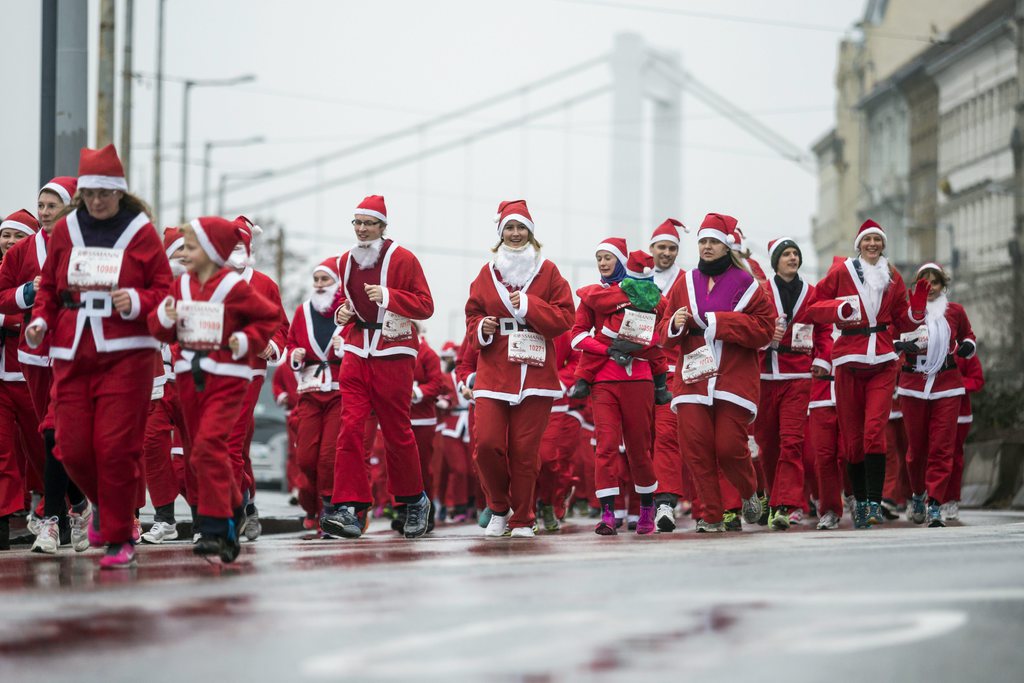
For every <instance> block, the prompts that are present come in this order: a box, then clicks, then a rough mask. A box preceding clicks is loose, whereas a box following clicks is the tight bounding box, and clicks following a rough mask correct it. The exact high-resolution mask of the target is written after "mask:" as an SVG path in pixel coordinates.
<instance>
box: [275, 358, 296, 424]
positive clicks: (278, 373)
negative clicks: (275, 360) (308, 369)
mask: <svg viewBox="0 0 1024 683" xmlns="http://www.w3.org/2000/svg"><path fill="white" fill-rule="evenodd" d="M270 388H271V389H272V390H273V392H274V402H275V403H277V405H279V406H281V408H282V409H284V414H285V415H290V414H291V412H292V410H293V409H294V408H295V406H296V405H298V403H299V383H298V381H297V380H296V379H295V373H294V372H291V370H290V369H288V368H280V369H278V370H275V371H274V376H273V378H272V379H271V380H270Z"/></svg>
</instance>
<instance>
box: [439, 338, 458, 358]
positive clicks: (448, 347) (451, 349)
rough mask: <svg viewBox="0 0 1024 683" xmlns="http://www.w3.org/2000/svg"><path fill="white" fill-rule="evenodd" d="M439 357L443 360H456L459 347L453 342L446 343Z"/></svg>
mask: <svg viewBox="0 0 1024 683" xmlns="http://www.w3.org/2000/svg"><path fill="white" fill-rule="evenodd" d="M438 355H439V356H441V358H456V357H457V356H458V355H459V347H458V346H456V345H455V342H453V341H451V340H449V341H446V342H445V343H444V345H443V346H442V347H441V351H440V353H438Z"/></svg>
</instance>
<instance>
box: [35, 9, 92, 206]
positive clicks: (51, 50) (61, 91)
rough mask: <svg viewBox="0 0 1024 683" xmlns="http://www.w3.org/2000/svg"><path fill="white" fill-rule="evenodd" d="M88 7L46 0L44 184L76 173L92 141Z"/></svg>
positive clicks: (42, 135)
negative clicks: (89, 129)
mask: <svg viewBox="0 0 1024 683" xmlns="http://www.w3.org/2000/svg"><path fill="white" fill-rule="evenodd" d="M88 10H89V7H88V3H85V2H80V1H79V0H44V2H43V4H42V13H43V36H42V74H41V78H42V88H41V96H40V104H41V107H40V113H39V115H40V143H39V179H40V186H42V185H43V184H44V183H46V182H47V181H49V180H50V178H52V177H54V176H57V175H71V176H74V175H78V153H79V150H81V148H82V147H85V146H86V144H87V142H88V128H87V126H88V112H89V93H88V86H89V53H88V48H89V45H88V42H89V24H88V19H89V11H88Z"/></svg>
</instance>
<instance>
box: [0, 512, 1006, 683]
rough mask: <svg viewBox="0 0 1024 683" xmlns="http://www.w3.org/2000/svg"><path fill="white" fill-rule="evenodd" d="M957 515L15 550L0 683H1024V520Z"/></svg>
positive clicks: (6, 567) (2, 598)
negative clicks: (119, 565)
mask: <svg viewBox="0 0 1024 683" xmlns="http://www.w3.org/2000/svg"><path fill="white" fill-rule="evenodd" d="M963 517H964V521H963V523H962V525H960V526H956V527H949V528H945V529H927V528H920V527H912V526H910V525H909V524H906V523H904V522H899V523H895V524H892V523H890V524H889V525H888V526H887V527H884V528H880V529H872V530H870V531H856V532H855V531H852V530H845V529H844V530H840V531H832V532H816V531H813V530H811V527H809V526H805V527H802V528H800V529H797V530H791V531H789V532H785V533H768V532H766V531H763V530H757V531H748V532H745V533H742V534H732V535H727V536H724V537H712V536H703V535H702V536H698V535H696V534H694V533H693V532H692V528H687V529H686V530H684V531H682V532H681V533H680V532H678V531H677V532H676V533H674V534H662V535H656V536H654V537H637V536H636V535H635V534H631V533H630V534H622V535H620V536H617V537H611V538H603V537H598V536H596V535H595V534H593V533H592V531H591V526H592V524H591V522H590V521H589V520H588V521H587V522H586V524H584V523H583V522H580V523H576V524H574V523H570V524H568V525H567V528H566V529H565V530H564V531H563V532H562V533H561V534H559V535H558V536H543V535H542V536H540V537H538V538H537V539H535V540H533V541H527V540H518V539H517V540H515V541H513V540H510V539H496V540H491V539H486V540H485V539H483V538H482V537H480V533H481V531H480V530H479V529H477V528H476V527H470V526H461V527H441V528H439V529H438V530H437V531H436V532H435V533H434V534H433V535H432V537H428V538H426V539H423V540H420V541H413V542H410V541H405V540H401V539H399V538H397V537H396V536H395V535H394V534H393V533H391V532H389V531H385V530H384V529H383V523H381V522H375V526H374V527H372V528H371V532H370V533H369V534H368V535H367V536H366V537H364V538H363V539H360V540H358V541H322V540H314V539H309V540H306V539H304V538H302V537H300V536H299V535H288V536H265V537H264V538H262V539H260V540H259V541H258V542H257V543H254V544H248V545H245V546H243V552H242V555H241V557H240V558H239V561H238V562H237V563H235V564H234V565H229V566H220V565H219V564H208V563H206V562H205V561H203V560H201V559H198V558H195V557H194V556H193V555H192V554H191V546H190V545H188V544H186V543H181V542H179V543H174V544H168V545H165V546H160V547H144V548H142V549H141V550H140V553H139V567H138V568H137V569H136V570H132V571H123V572H100V571H99V570H98V569H97V567H96V560H97V558H98V555H99V552H98V551H90V552H88V553H85V554H83V555H78V556H76V555H75V554H74V553H73V552H71V551H70V550H62V552H61V554H60V555H58V556H57V557H43V556H39V555H32V554H30V553H28V552H27V551H26V550H24V549H21V550H15V551H12V552H5V553H0V681H20V680H28V679H29V678H28V677H31V680H33V681H38V682H40V683H42V682H45V683H56V682H58V681H78V682H81V681H144V682H145V683H157V682H159V681H188V682H197V683H198V682H200V681H201V682H204V683H205V682H206V681H238V680H242V681H250V682H255V681H275V682H286V681H349V680H351V681H357V680H358V681H364V680H372V681H377V680H379V681H396V680H401V679H405V680H418V681H419V680H429V681H435V680H436V681H463V680H474V681H475V680H487V681H549V680H552V681H561V680H598V681H639V680H645V681H662V680H669V677H671V679H677V680H678V678H679V677H682V676H686V677H690V680H700V681H730V682H735V681H742V680H758V681H776V680H779V681H786V682H787V683H793V682H795V681H823V680H843V681H846V680H858V681H882V680H899V681H918V680H930V681H964V680H967V681H972V683H973V682H977V681H990V680H991V681H1015V680H1021V672H1022V671H1024V646H1022V636H1024V514H1014V513H1002V512H966V513H964V514H963ZM687 522H688V524H687V527H690V526H692V523H690V522H689V520H687ZM410 677H415V679H413V678H410Z"/></svg>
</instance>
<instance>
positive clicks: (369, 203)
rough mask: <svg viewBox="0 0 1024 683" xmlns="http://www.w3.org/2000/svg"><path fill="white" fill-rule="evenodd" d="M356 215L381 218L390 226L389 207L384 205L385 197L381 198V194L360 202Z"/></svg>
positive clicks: (372, 195)
mask: <svg viewBox="0 0 1024 683" xmlns="http://www.w3.org/2000/svg"><path fill="white" fill-rule="evenodd" d="M355 215H357V216H373V217H374V218H379V219H380V220H381V222H383V223H384V225H387V224H388V207H387V206H385V205H384V197H381V196H380V195H379V194H371V195H370V196H369V197H366V198H365V199H363V201H361V202H359V206H357V207H356V212H355Z"/></svg>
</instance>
